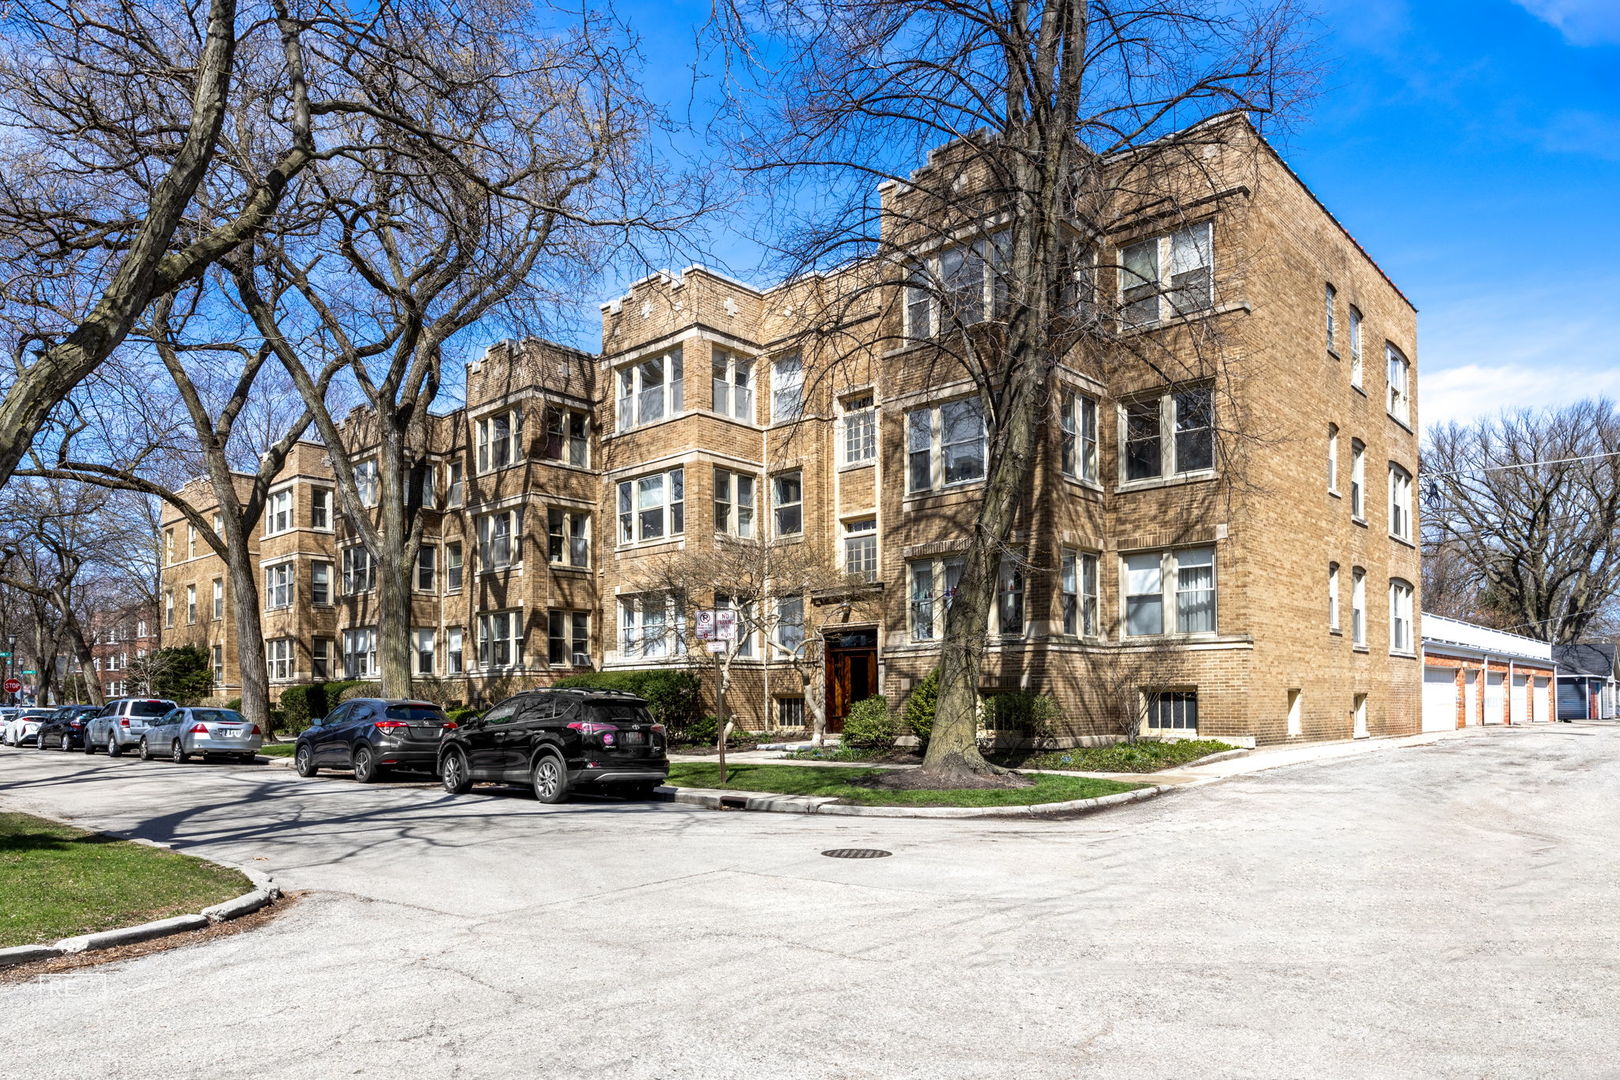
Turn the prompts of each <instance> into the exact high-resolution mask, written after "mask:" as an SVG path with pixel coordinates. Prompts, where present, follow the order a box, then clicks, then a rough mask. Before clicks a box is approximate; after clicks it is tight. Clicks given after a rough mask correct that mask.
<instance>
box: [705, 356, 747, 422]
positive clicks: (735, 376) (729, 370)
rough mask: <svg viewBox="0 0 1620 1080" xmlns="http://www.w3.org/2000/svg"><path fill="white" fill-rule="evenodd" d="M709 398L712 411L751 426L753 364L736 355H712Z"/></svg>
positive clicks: (745, 358)
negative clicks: (712, 404)
mask: <svg viewBox="0 0 1620 1080" xmlns="http://www.w3.org/2000/svg"><path fill="white" fill-rule="evenodd" d="M709 382H710V386H709V390H710V395H711V398H710V399H711V400H712V401H713V402H714V411H715V412H717V413H719V414H720V415H721V416H729V417H731V418H733V419H735V420H742V421H744V422H745V423H749V424H752V423H754V362H753V361H752V360H750V359H748V358H747V357H744V356H737V355H736V354H735V353H727V352H718V351H717V352H715V354H714V359H713V361H712V362H711V363H710V379H709Z"/></svg>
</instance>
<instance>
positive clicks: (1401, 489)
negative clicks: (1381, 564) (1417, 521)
mask: <svg viewBox="0 0 1620 1080" xmlns="http://www.w3.org/2000/svg"><path fill="white" fill-rule="evenodd" d="M1389 535H1391V536H1393V537H1395V538H1396V539H1397V540H1405V541H1407V542H1408V543H1410V542H1411V540H1412V474H1411V473H1409V472H1407V471H1406V470H1405V469H1403V468H1401V467H1400V466H1399V465H1397V464H1395V463H1394V462H1393V461H1392V462H1390V463H1389Z"/></svg>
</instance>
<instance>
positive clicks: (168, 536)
mask: <svg viewBox="0 0 1620 1080" xmlns="http://www.w3.org/2000/svg"><path fill="white" fill-rule="evenodd" d="M163 564H164V565H165V566H173V565H174V530H173V529H164V530H163Z"/></svg>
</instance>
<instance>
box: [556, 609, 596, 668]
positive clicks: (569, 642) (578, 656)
mask: <svg viewBox="0 0 1620 1080" xmlns="http://www.w3.org/2000/svg"><path fill="white" fill-rule="evenodd" d="M546 662H547V663H548V664H550V665H551V666H552V667H590V666H591V617H590V615H589V614H588V613H587V612H584V611H548V612H547V613H546Z"/></svg>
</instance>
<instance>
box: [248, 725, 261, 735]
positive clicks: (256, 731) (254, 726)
mask: <svg viewBox="0 0 1620 1080" xmlns="http://www.w3.org/2000/svg"><path fill="white" fill-rule="evenodd" d="M263 734H264V732H262V731H260V730H259V725H258V724H254V725H253V730H252V731H250V732H248V735H249V736H253V735H263Z"/></svg>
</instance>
